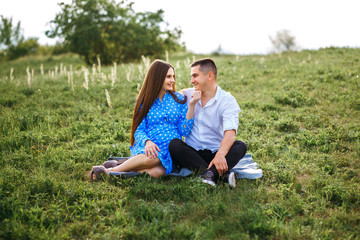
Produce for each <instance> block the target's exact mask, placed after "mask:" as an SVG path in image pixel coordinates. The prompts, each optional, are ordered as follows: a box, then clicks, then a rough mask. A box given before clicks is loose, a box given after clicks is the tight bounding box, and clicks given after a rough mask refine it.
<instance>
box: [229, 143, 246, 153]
mask: <svg viewBox="0 0 360 240" xmlns="http://www.w3.org/2000/svg"><path fill="white" fill-rule="evenodd" d="M231 148H232V151H236V152H238V153H239V154H244V155H245V153H246V151H247V146H246V143H244V142H243V141H240V140H237V141H235V142H234V144H233V145H232V147H231Z"/></svg>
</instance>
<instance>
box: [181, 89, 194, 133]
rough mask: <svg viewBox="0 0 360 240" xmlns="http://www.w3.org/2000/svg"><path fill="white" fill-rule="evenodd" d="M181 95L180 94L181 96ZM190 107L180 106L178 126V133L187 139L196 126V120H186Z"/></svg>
mask: <svg viewBox="0 0 360 240" xmlns="http://www.w3.org/2000/svg"><path fill="white" fill-rule="evenodd" d="M179 95H180V94H179ZM187 110H188V107H187V104H186V103H184V104H180V119H179V121H178V124H177V128H178V131H179V133H180V135H181V136H184V137H186V136H187V135H189V133H190V131H191V129H192V127H193V124H194V118H192V119H189V120H187V119H186V113H187Z"/></svg>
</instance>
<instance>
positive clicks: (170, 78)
mask: <svg viewBox="0 0 360 240" xmlns="http://www.w3.org/2000/svg"><path fill="white" fill-rule="evenodd" d="M174 84H175V73H174V69H172V68H169V70H168V72H167V74H166V77H165V81H164V83H163V86H162V90H163V91H167V90H171V91H172V90H173V85H174Z"/></svg>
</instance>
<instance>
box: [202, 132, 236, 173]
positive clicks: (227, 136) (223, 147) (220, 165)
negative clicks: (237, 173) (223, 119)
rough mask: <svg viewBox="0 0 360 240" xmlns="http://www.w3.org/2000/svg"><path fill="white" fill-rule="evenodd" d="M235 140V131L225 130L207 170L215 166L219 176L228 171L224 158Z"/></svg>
mask: <svg viewBox="0 0 360 240" xmlns="http://www.w3.org/2000/svg"><path fill="white" fill-rule="evenodd" d="M235 139H236V131H235V130H234V129H232V130H226V131H225V132H224V138H223V140H222V141H221V144H220V148H219V150H218V151H217V153H216V155H215V157H214V159H213V160H212V161H211V162H210V164H209V167H208V169H210V168H211V166H212V165H215V167H216V170H217V171H218V173H219V175H220V176H222V175H223V174H224V173H226V172H227V171H228V165H227V162H226V158H225V156H226V155H227V154H228V152H229V150H230V148H231V147H232V145H233V144H234V142H235Z"/></svg>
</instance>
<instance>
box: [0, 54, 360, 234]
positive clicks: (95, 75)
mask: <svg viewBox="0 0 360 240" xmlns="http://www.w3.org/2000/svg"><path fill="white" fill-rule="evenodd" d="M200 57H203V56H193V55H191V54H174V55H170V59H169V61H170V63H172V64H173V65H174V67H175V68H176V77H177V83H176V84H177V89H182V88H186V87H190V86H191V85H190V82H189V79H190V78H189V76H190V68H189V64H190V63H191V62H192V61H193V59H197V58H200ZM213 59H214V60H215V61H216V63H217V65H218V69H219V73H218V79H219V80H218V83H219V85H220V86H221V87H222V88H223V89H225V90H227V91H230V92H231V93H232V94H233V95H234V96H235V97H236V99H237V101H238V103H239V105H240V107H241V109H242V112H241V113H240V118H239V129H238V135H237V139H241V140H243V141H245V142H246V143H247V145H248V152H250V153H252V155H253V159H254V161H255V162H257V163H258V165H259V167H260V168H261V169H263V171H264V175H263V177H262V178H261V179H257V180H247V179H246V180H245V179H243V180H239V181H238V184H237V188H236V189H234V190H230V189H229V188H228V186H226V185H225V184H218V185H217V186H216V187H215V188H211V187H208V186H205V185H204V184H202V183H201V181H199V178H198V177H196V176H191V177H189V178H174V177H163V178H160V179H151V178H150V177H149V176H147V175H141V176H138V177H136V178H130V179H116V178H110V177H108V178H105V179H104V181H99V182H89V181H88V179H87V177H86V175H85V172H86V171H88V170H90V169H91V166H92V165H98V164H100V163H102V162H103V161H105V160H106V158H107V157H109V156H128V155H129V154H130V151H129V136H130V126H131V116H132V109H133V106H134V101H135V97H136V95H137V92H138V90H139V88H140V87H141V83H142V80H143V78H144V74H145V72H146V70H147V65H148V61H149V60H148V59H144V60H143V61H142V62H141V63H138V64H135V63H134V64H126V65H117V66H109V67H104V66H100V65H96V66H93V67H86V66H85V65H83V62H82V61H81V59H79V58H78V57H77V56H74V55H65V56H61V57H49V58H45V57H43V58H40V57H38V58H24V59H20V60H17V61H13V62H7V63H2V64H1V65H0V138H1V142H0V159H1V161H0V165H1V166H0V226H1V227H0V238H1V239H360V214H359V213H360V179H359V176H360V171H359V166H360V161H359V160H360V77H359V76H360V61H359V60H360V49H348V48H328V49H320V50H319V51H301V52H293V53H283V54H282V55H266V56H214V57H213ZM107 92H108V98H107V97H106V96H107V94H106V93H107Z"/></svg>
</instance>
